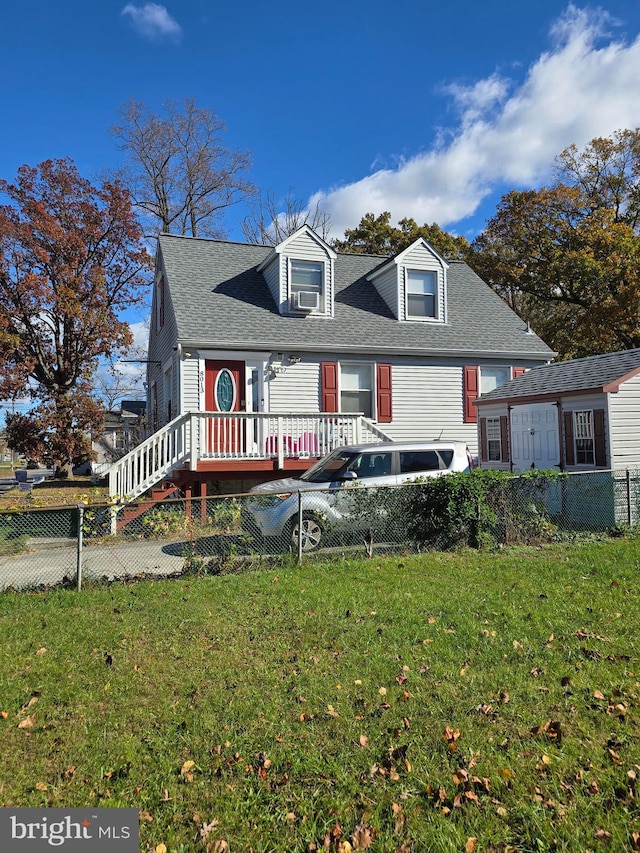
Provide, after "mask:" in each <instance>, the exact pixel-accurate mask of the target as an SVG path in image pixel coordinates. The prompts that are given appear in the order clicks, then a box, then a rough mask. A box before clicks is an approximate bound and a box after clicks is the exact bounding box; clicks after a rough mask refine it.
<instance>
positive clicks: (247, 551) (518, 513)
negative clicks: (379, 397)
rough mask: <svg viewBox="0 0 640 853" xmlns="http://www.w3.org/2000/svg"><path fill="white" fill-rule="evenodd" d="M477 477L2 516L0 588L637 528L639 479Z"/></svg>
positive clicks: (604, 475) (636, 474)
mask: <svg viewBox="0 0 640 853" xmlns="http://www.w3.org/2000/svg"><path fill="white" fill-rule="evenodd" d="M481 473H482V474H484V475H488V476H485V477H475V476H474V475H471V476H469V475H452V476H451V477H446V478H433V479H428V480H425V481H423V482H420V483H412V484H406V485H403V486H386V487H380V486H378V487H375V488H366V487H364V486H363V485H362V484H357V485H354V484H353V483H349V484H345V485H344V486H342V487H341V488H338V489H331V490H327V491H318V490H311V489H310V490H305V491H301V492H294V493H291V494H285V495H282V494H279V495H276V494H273V495H270V494H259V495H258V494H248V495H247V494H242V495H231V496H224V497H208V498H205V499H197V498H191V499H188V500H187V499H176V500H164V501H162V502H160V503H154V502H152V501H141V502H138V503H134V504H129V505H126V506H122V507H111V506H96V505H91V506H84V505H76V506H67V507H60V508H37V509H35V508H34V509H30V508H27V507H25V509H23V510H22V509H21V510H15V509H14V510H12V511H11V512H2V513H0V589H1V590H19V589H35V588H44V587H49V586H54V585H59V584H66V585H70V586H74V587H76V588H77V589H80V588H81V587H82V584H83V583H87V582H96V581H111V580H115V579H133V578H142V577H151V576H159V577H168V576H182V575H185V574H224V573H228V572H236V571H246V570H248V569H252V568H260V567H265V566H271V565H273V564H274V563H276V564H277V563H278V562H282V561H283V560H289V561H291V560H294V561H295V560H303V559H304V560H307V559H312V558H315V557H316V556H318V557H321V558H323V559H332V558H334V559H337V558H341V557H343V556H352V557H357V556H369V557H372V556H373V555H374V554H376V555H386V554H393V553H409V552H414V553H415V552H417V551H423V550H430V549H435V550H445V549H451V548H456V547H462V546H471V547H483V546H486V547H492V546H497V545H500V544H507V545H510V544H540V543H544V542H553V541H563V540H567V539H570V538H573V537H575V536H576V535H578V534H584V533H590V532H592V533H597V534H603V533H613V532H616V531H619V530H620V529H624V528H626V527H633V526H635V525H638V524H639V523H640V471H620V472H590V473H585V474H570V475H560V476H551V475H549V476H546V475H545V474H544V472H536V476H528V475H527V476H523V477H504V476H503V477H496V478H495V480H493V479H492V477H491V476H490V475H491V474H492V473H495V472H481ZM444 480H446V481H449V482H447V483H446V484H445V483H443V482H442V481H444ZM481 481H484V486H483V491H482V492H480V491H478V489H477V488H476V486H477V483H479V482H481ZM454 484H455V485H456V489H454V490H453V491H452V490H451V489H450V486H453V485H454ZM445 485H446V488H444V486H445Z"/></svg>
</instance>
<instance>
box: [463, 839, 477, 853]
mask: <svg viewBox="0 0 640 853" xmlns="http://www.w3.org/2000/svg"><path fill="white" fill-rule="evenodd" d="M477 843H478V839H477V838H475V837H472V838H467V843H466V844H465V845H464V853H474V851H475V849H476V844H477Z"/></svg>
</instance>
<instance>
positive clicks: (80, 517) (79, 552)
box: [76, 503, 86, 592]
mask: <svg viewBox="0 0 640 853" xmlns="http://www.w3.org/2000/svg"><path fill="white" fill-rule="evenodd" d="M85 506H86V504H83V503H79V504H78V549H77V554H76V589H77V591H78V592H80V590H81V589H82V539H83V530H82V528H83V525H84V508H85Z"/></svg>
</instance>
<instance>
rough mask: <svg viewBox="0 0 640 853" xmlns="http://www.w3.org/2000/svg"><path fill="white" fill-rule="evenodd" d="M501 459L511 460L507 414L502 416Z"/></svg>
mask: <svg viewBox="0 0 640 853" xmlns="http://www.w3.org/2000/svg"><path fill="white" fill-rule="evenodd" d="M500 459H501V460H502V462H510V461H511V453H510V448H509V419H508V418H507V416H506V415H501V416H500Z"/></svg>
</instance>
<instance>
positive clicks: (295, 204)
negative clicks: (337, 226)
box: [242, 188, 331, 246]
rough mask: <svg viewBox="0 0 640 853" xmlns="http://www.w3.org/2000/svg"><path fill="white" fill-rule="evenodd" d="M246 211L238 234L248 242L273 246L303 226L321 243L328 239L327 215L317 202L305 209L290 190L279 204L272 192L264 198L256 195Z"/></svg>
mask: <svg viewBox="0 0 640 853" xmlns="http://www.w3.org/2000/svg"><path fill="white" fill-rule="evenodd" d="M250 211H251V212H250V214H249V216H247V217H245V219H244V220H243V222H242V233H243V234H244V236H245V237H246V239H247V240H248V241H249V242H250V243H259V244H261V245H263V246H277V245H278V243H281V242H282V241H283V240H285V239H286V238H287V237H289V236H290V235H291V234H293V233H294V232H295V231H297V230H298V228H301V227H302V226H303V225H308V226H309V227H310V228H313V230H314V231H316V232H317V233H318V234H319V235H320V236H321V237H322V239H323V240H327V239H328V237H329V230H330V219H331V217H330V216H329V214H328V213H325V212H324V211H322V210H321V209H320V205H319V203H318V202H316V205H315V207H314V208H313V209H311V210H309V209H308V208H307V206H306V205H305V203H304V202H303V201H300V199H296V198H294V196H293V190H292V189H291V188H289V192H288V193H287V195H286V197H285V199H284V201H283V202H282V204H278V202H277V201H276V198H275V196H274V194H273V193H272V192H267V193H266V194H265V195H264V196H263V194H262V193H260V194H259V195H258V198H257V200H256V201H254V202H253V204H251V205H250Z"/></svg>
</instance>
